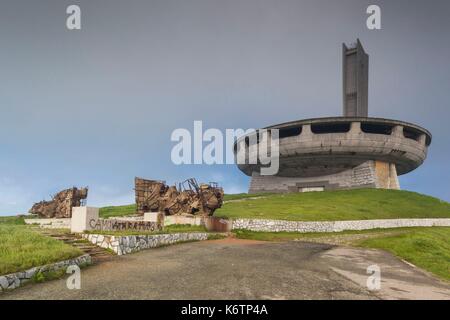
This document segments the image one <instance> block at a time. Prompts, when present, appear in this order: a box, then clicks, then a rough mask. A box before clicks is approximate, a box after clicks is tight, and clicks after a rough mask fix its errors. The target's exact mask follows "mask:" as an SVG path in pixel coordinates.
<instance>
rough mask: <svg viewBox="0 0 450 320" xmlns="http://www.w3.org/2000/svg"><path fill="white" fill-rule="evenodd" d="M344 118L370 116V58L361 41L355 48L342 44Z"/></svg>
mask: <svg viewBox="0 0 450 320" xmlns="http://www.w3.org/2000/svg"><path fill="white" fill-rule="evenodd" d="M342 82H343V100H344V114H343V116H344V117H367V116H368V100H369V95H368V87H369V56H368V55H367V54H366V52H365V51H364V48H363V47H362V45H361V42H360V41H359V39H358V40H357V42H356V45H355V46H352V47H350V48H348V47H347V46H346V45H345V43H343V44H342Z"/></svg>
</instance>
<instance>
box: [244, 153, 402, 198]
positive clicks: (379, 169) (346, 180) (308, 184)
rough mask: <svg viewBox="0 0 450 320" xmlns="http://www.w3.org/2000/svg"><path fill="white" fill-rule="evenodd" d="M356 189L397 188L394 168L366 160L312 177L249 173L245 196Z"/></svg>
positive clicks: (380, 162)
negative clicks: (263, 193)
mask: <svg viewBox="0 0 450 320" xmlns="http://www.w3.org/2000/svg"><path fill="white" fill-rule="evenodd" d="M356 188H382V189H397V190H398V189H400V184H399V182H398V178H397V171H396V169H395V165H394V164H392V163H386V162H382V161H374V160H368V161H365V162H364V163H362V164H360V165H358V166H356V167H354V168H350V169H347V170H343V171H341V172H338V173H334V174H330V175H324V176H315V177H280V176H261V175H260V174H259V173H257V172H254V173H253V174H252V178H251V182H250V187H249V193H262V192H270V193H279V192H309V191H325V190H339V189H356Z"/></svg>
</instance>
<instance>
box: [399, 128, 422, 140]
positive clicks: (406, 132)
mask: <svg viewBox="0 0 450 320" xmlns="http://www.w3.org/2000/svg"><path fill="white" fill-rule="evenodd" d="M420 135H421V132H420V131H418V130H415V129H413V128H408V127H403V136H404V137H405V138H408V139H412V140H416V141H419V139H420Z"/></svg>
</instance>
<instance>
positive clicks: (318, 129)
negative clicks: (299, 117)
mask: <svg viewBox="0 0 450 320" xmlns="http://www.w3.org/2000/svg"><path fill="white" fill-rule="evenodd" d="M311 131H312V132H313V133H318V134H322V133H342V132H344V133H345V132H349V131H350V123H345V122H344V123H318V124H312V125H311Z"/></svg>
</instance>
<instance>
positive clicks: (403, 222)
mask: <svg viewBox="0 0 450 320" xmlns="http://www.w3.org/2000/svg"><path fill="white" fill-rule="evenodd" d="M434 226H443V227H449V226H450V219H380V220H349V221H285V220H265V219H235V220H233V222H232V228H233V229H246V230H251V231H268V232H280V231H288V232H339V231H344V230H368V229H378V228H380V229H384V228H402V227H434Z"/></svg>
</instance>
